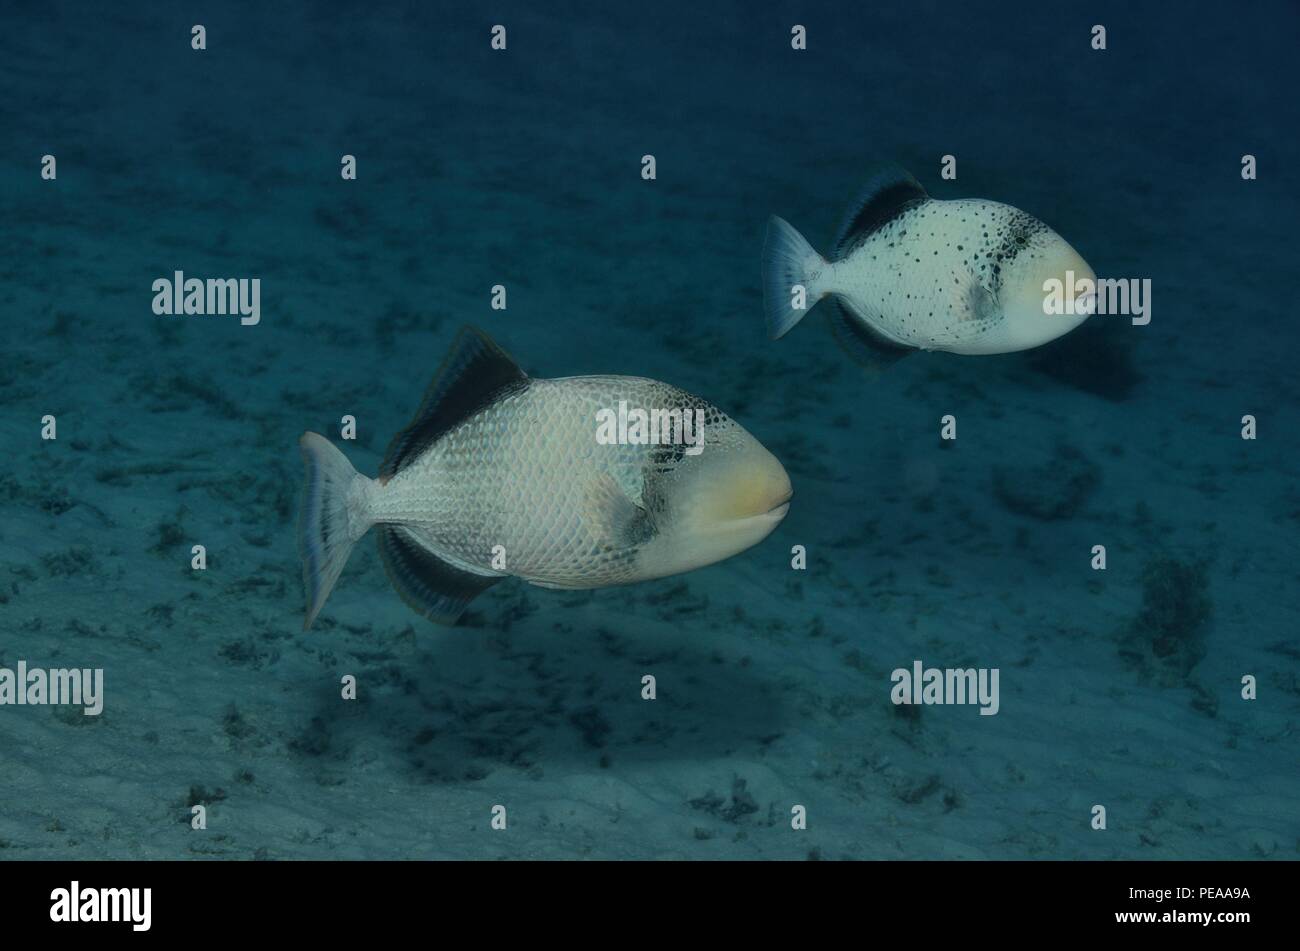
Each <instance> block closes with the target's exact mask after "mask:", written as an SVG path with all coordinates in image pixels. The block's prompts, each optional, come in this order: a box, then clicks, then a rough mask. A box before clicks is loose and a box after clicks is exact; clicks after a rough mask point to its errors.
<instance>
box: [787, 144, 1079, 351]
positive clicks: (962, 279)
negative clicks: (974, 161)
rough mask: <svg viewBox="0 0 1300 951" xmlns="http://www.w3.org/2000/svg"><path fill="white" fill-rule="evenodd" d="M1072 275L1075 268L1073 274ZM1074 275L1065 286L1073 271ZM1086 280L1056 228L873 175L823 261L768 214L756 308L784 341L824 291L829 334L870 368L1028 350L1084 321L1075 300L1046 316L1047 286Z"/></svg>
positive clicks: (898, 178) (997, 206)
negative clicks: (939, 355) (921, 358)
mask: <svg viewBox="0 0 1300 951" xmlns="http://www.w3.org/2000/svg"><path fill="white" fill-rule="evenodd" d="M1071 272H1072V273H1071ZM1071 276H1072V277H1073V282H1071V281H1070V277H1071ZM1085 279H1087V281H1088V282H1089V283H1088V284H1085V285H1083V286H1084V287H1090V286H1092V285H1093V284H1094V283H1095V279H1096V276H1095V275H1094V274H1093V271H1092V268H1090V267H1089V266H1088V264H1087V262H1085V261H1084V260H1083V258H1081V257H1080V256H1079V253H1078V252H1077V251H1075V250H1074V248H1072V247H1070V245H1069V243H1067V242H1066V240H1065V239H1064V238H1062V237H1061V236H1060V235H1059V234H1057V233H1056V232H1055V231H1053V230H1052V229H1051V228H1049V227H1048V226H1047V225H1045V224H1043V223H1042V222H1041V221H1039V220H1038V219H1037V218H1034V217H1033V216H1032V215H1028V214H1025V212H1023V211H1020V210H1019V209H1017V208H1012V207H1011V206H1010V205H1003V204H1001V203H999V202H995V201H984V200H983V199H977V198H964V199H959V200H956V201H939V200H936V199H933V198H931V197H930V196H929V195H927V194H926V192H925V189H924V188H922V187H921V185H920V184H919V183H918V182H917V181H916V179H915V178H913V177H912V176H911V175H909V174H908V173H907V172H905V171H903V170H901V169H897V168H891V169H889V170H887V171H884V172H882V173H880V174H878V175H877V176H876V177H875V178H874V179H872V181H871V183H870V184H869V185H868V187H867V188H866V190H865V192H864V194H863V197H862V198H861V199H860V200H859V201H858V202H857V203H856V204H855V205H854V206H853V207H852V208H851V209H850V210H849V214H848V216H847V217H846V218H845V221H844V224H843V225H842V226H841V227H840V230H839V234H838V235H837V237H836V238H835V244H834V246H833V248H832V250H831V254H830V257H829V258H824V257H822V256H821V255H820V254H818V253H817V252H816V251H815V250H813V248H812V246H811V245H810V244H809V243H808V242H807V241H806V240H805V239H804V237H803V235H801V234H800V233H799V232H798V231H796V230H795V229H794V228H793V227H792V226H791V225H790V224H789V223H788V222H786V221H785V220H783V219H781V218H778V217H776V216H775V215H774V216H772V217H771V218H770V219H769V220H768V226H767V240H766V242H765V243H764V245H763V303H764V309H765V311H766V316H767V328H768V333H769V335H770V336H771V337H772V339H774V340H775V339H776V338H778V337H781V336H784V335H785V334H786V333H788V332H789V330H790V328H792V327H793V326H794V325H795V324H797V323H798V322H799V321H800V319H801V318H802V317H803V316H804V314H806V313H807V312H808V311H809V310H811V309H812V308H813V307H814V306H816V304H817V302H818V301H820V300H822V299H824V298H830V299H831V303H832V305H833V306H830V307H829V308H828V310H829V311H830V314H829V316H830V322H831V327H832V329H833V330H834V332H835V338H836V340H837V341H839V343H840V344H841V346H843V347H844V348H845V350H847V351H848V352H849V353H850V355H852V356H854V357H855V358H856V359H858V360H859V361H861V362H862V363H865V364H867V365H869V366H874V367H882V366H887V365H889V364H890V363H892V362H893V361H895V360H897V359H898V358H899V357H902V356H905V355H906V354H908V353H910V352H913V351H915V350H946V351H948V352H949V353H963V354H990V353H1012V352H1014V351H1017V350H1028V349H1029V348H1031V347H1037V346H1041V345H1042V344H1045V343H1047V342H1048V341H1050V340H1055V339H1056V338H1057V337H1059V336H1061V335H1062V334H1065V333H1068V332H1069V331H1070V330H1073V329H1074V328H1075V327H1077V326H1078V325H1079V324H1081V323H1082V322H1083V321H1084V320H1085V319H1086V318H1087V315H1088V314H1089V313H1091V311H1092V303H1093V302H1092V301H1088V300H1085V299H1084V298H1085V297H1086V296H1087V295H1086V294H1084V295H1080V298H1079V300H1077V301H1076V302H1075V304H1074V307H1073V308H1072V310H1073V312H1068V311H1067V313H1064V314H1056V313H1048V312H1046V308H1045V307H1044V301H1045V299H1046V298H1047V297H1048V292H1047V290H1046V289H1045V288H1044V284H1045V283H1046V282H1048V281H1051V280H1057V281H1061V282H1062V286H1064V287H1065V288H1067V289H1069V288H1071V287H1076V286H1079V285H1080V284H1081V283H1082V282H1083V281H1084V280H1085Z"/></svg>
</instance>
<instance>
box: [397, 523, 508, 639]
mask: <svg viewBox="0 0 1300 951" xmlns="http://www.w3.org/2000/svg"><path fill="white" fill-rule="evenodd" d="M378 528H379V553H380V554H381V555H382V556H383V559H384V570H385V571H386V572H388V580H389V581H391V582H392V583H393V587H394V588H396V589H397V593H398V594H400V595H401V596H402V600H403V601H405V602H406V603H407V604H409V605H410V606H411V607H412V608H413V609H414V610H415V611H416V612H417V613H418V614H422V615H424V616H425V617H427V618H429V619H430V620H432V621H437V622H438V623H439V624H455V623H456V619H457V618H459V617H460V616H461V614H463V613H464V611H465V608H466V607H467V606H468V605H469V603H470V602H471V601H473V600H474V599H475V598H476V597H478V596H479V595H480V594H482V593H483V591H485V590H486V589H488V588H490V587H492V585H494V584H496V583H497V582H498V581H500V580H501V578H502V577H503V576H501V575H480V574H476V573H475V572H472V571H466V570H464V569H463V568H457V567H456V566H455V565H453V564H451V563H450V562H447V561H444V560H443V559H441V558H439V557H438V556H437V555H435V554H434V553H433V552H431V551H429V549H427V548H425V547H424V546H423V545H421V544H420V543H419V542H418V541H416V539H415V538H414V537H413V536H412V535H411V534H410V532H408V531H407V530H406V529H404V528H402V527H401V526H400V525H380V526H378Z"/></svg>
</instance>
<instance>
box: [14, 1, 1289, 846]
mask: <svg viewBox="0 0 1300 951" xmlns="http://www.w3.org/2000/svg"><path fill="white" fill-rule="evenodd" d="M1298 28H1300V8H1297V6H1296V5H1295V4H1294V3H1290V2H1265V3H1259V4H1251V5H1249V6H1248V7H1244V8H1237V7H1230V6H1228V5H1221V4H1213V5H1211V4H1204V5H1203V4H1196V3H1191V4H1180V5H1177V6H1176V7H1173V6H1170V5H1167V4H1159V3H1149V4H1142V3H1132V2H1097V3H1088V4H1078V3H1071V4H1065V3H1060V4H1057V3H993V2H983V0H979V2H972V3H962V4H957V3H947V2H938V0H919V2H909V3H906V4H902V3H897V4H845V3H836V2H820V0H775V2H766V0H764V2H740V0H717V2H710V3H702V4H701V3H682V2H677V0H662V2H655V3H651V4H583V3H574V2H558V3H546V4H540V3H524V2H514V0H504V2H498V3H494V4H492V5H490V6H479V5H473V4H444V3H425V2H391V3H389V2H381V3H374V4H369V5H360V6H356V5H343V4H335V3H322V2H305V0H293V2H277V3H270V4H268V3H258V2H252V0H248V2H221V3H217V4H206V3H205V4H194V3H187V2H174V3H171V2H169V3H163V2H155V3H131V4H111V5H104V4H92V3H38V2H27V0H18V2H11V3H7V4H5V6H4V10H3V12H0V77H3V85H4V93H5V94H4V95H3V96H0V220H2V221H3V228H0V242H3V254H2V255H0V314H2V315H3V323H4V342H3V345H2V348H0V406H2V407H3V412H2V413H0V446H2V447H3V450H4V458H5V465H4V466H3V469H0V507H2V508H0V511H3V518H2V519H0V762H2V763H3V768H2V769H0V861H4V860H33V859H36V860H43V859H150V860H152V859H230V860H245V859H323V858H324V859H673V860H682V859H686V860H690V859H701V860H749V859H775V860H807V859H814V860H815V859H825V860H839V859H873V860H880V859H891V860H892V859H924V860H945V859H958V860H990V859H992V860H1007V859H1040V860H1075V859H1102V860H1130V859H1160V860H1165V859H1170V860H1172V859H1234V860H1235V859H1241V860H1260V859H1271V860H1295V859H1297V858H1300V726H1298V724H1300V639H1298V638H1297V630H1298V629H1300V585H1298V583H1297V582H1298V581H1300V451H1297V443H1296V438H1297V433H1300V418H1298V414H1297V403H1298V397H1300V383H1298V382H1297V376H1296V372H1295V365H1296V358H1297V346H1296V345H1297V342H1298V341H1300V329H1298V328H1297V325H1296V320H1295V316H1294V306H1295V305H1294V295H1293V294H1292V293H1291V289H1292V287H1293V285H1294V281H1295V277H1296V274H1297V270H1296V262H1297V258H1296V246H1295V240H1294V230H1295V226H1296V222H1297V221H1300V185H1298V184H1297V178H1296V170H1297V168H1300V137H1298V136H1297V131H1296V130H1297V112H1296V101H1295V90H1296V89H1297V88H1300V68H1298V66H1297V57H1296V56H1295V52H1294V47H1295V39H1296V36H1297V29H1298Z"/></svg>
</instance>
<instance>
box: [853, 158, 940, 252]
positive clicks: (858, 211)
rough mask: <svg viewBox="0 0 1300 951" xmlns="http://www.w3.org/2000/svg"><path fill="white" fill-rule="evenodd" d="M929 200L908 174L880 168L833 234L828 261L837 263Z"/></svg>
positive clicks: (894, 166)
mask: <svg viewBox="0 0 1300 951" xmlns="http://www.w3.org/2000/svg"><path fill="white" fill-rule="evenodd" d="M929 198H930V196H929V195H927V194H926V193H925V189H924V188H922V187H921V184H920V182H918V181H917V180H916V179H915V178H913V177H912V176H911V174H910V173H909V172H907V171H905V170H904V169H901V168H899V167H898V166H896V165H891V166H888V167H887V168H884V169H881V170H880V171H879V172H877V173H876V174H875V175H873V176H872V177H871V180H870V181H868V182H867V186H866V188H864V189H863V190H862V193H861V194H860V195H859V196H858V200H857V201H856V202H854V203H853V204H852V205H851V206H849V213H848V214H847V215H845V217H844V223H843V224H842V225H840V230H839V232H838V233H837V234H836V235H835V244H834V245H833V246H832V247H831V260H832V261H838V260H839V259H840V258H842V257H843V256H844V255H845V254H846V253H847V252H848V251H849V250H850V249H851V248H853V247H854V246H855V245H857V244H858V243H859V242H860V241H862V239H863V238H865V237H866V236H867V235H869V234H871V232H873V231H875V230H876V229H877V228H879V227H880V226H881V225H883V224H884V223H885V222H887V221H889V220H890V219H891V218H893V217H894V216H895V215H897V214H898V213H899V212H901V211H904V210H905V209H907V208H908V207H910V206H911V205H914V204H916V203H918V202H922V201H928V200H929Z"/></svg>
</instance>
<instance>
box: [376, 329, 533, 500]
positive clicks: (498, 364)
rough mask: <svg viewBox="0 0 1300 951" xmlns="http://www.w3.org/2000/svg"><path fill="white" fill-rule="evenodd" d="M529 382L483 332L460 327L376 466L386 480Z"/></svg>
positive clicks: (512, 361) (383, 480) (522, 372)
mask: <svg viewBox="0 0 1300 951" xmlns="http://www.w3.org/2000/svg"><path fill="white" fill-rule="evenodd" d="M527 385H528V375H527V374H526V373H524V371H523V370H521V369H519V365H518V364H517V363H515V361H514V360H512V359H511V357H510V354H508V353H506V352H505V351H504V350H502V349H501V348H500V347H498V346H497V345H496V344H495V343H493V341H492V338H490V337H489V336H488V335H487V334H485V333H484V332H483V331H481V330H479V329H478V328H477V327H463V328H461V331H460V333H459V334H457V336H456V339H455V341H454V342H453V343H452V345H451V350H450V351H449V352H448V354H447V357H446V359H445V360H443V362H442V366H441V367H440V368H439V370H438V372H437V374H436V375H435V376H434V378H433V382H432V383H430V384H429V389H428V390H427V391H425V394H424V400H423V402H421V403H420V410H419V412H417V413H416V414H415V419H413V420H412V421H411V424H410V425H409V426H407V427H406V428H405V429H403V430H402V431H401V432H400V433H398V434H397V435H396V436H394V437H393V441H392V442H391V443H389V445H388V452H387V453H386V454H385V455H384V461H383V464H382V465H380V467H379V481H380V482H387V481H388V480H389V479H391V478H392V477H393V476H394V475H395V474H396V473H398V472H400V471H401V470H402V469H403V468H404V467H405V466H406V465H407V464H409V463H410V462H411V461H412V460H413V459H416V458H418V457H419V456H420V454H421V453H423V452H424V450H426V449H428V448H429V447H430V446H432V445H433V444H434V443H435V442H437V441H438V439H439V438H441V437H442V436H443V434H445V433H446V432H447V431H448V430H450V429H452V428H453V427H455V426H456V425H457V424H458V423H460V422H461V421H463V420H464V419H466V418H467V417H470V416H473V415H474V414H475V413H476V412H478V411H479V410H481V409H483V408H484V407H485V406H490V405H491V404H493V403H495V402H496V401H497V400H499V399H501V397H502V396H504V395H505V394H506V393H508V392H509V391H511V390H514V389H517V388H519V387H522V386H527Z"/></svg>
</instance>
